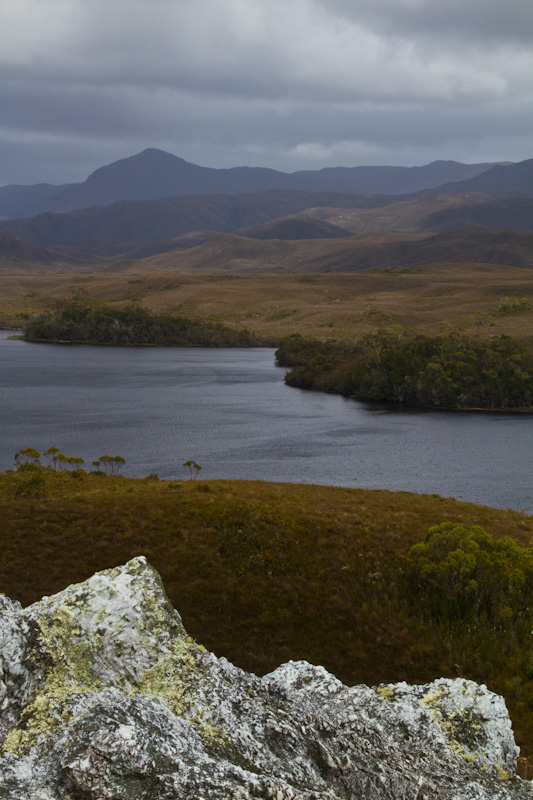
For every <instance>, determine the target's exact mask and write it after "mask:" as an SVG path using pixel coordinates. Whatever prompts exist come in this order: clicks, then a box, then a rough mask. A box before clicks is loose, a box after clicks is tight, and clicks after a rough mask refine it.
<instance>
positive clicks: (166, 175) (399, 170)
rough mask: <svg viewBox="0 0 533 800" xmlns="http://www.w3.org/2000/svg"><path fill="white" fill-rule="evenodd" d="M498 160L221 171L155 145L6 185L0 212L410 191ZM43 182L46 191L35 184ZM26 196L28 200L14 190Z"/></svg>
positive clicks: (6, 214) (470, 173) (473, 171)
mask: <svg viewBox="0 0 533 800" xmlns="http://www.w3.org/2000/svg"><path fill="white" fill-rule="evenodd" d="M492 166H493V164H492V163H480V164H461V163H460V162H456V161H434V162H432V163H430V164H427V165H423V166H415V167H394V166H359V167H325V168H323V169H320V170H300V171H297V172H293V173H285V172H280V171H278V170H274V169H269V168H266V167H242V166H240V167H231V168H223V169H216V168H213V167H202V166H199V165H197V164H192V163H190V162H188V161H185V159H183V158H180V157H179V156H175V155H173V154H171V153H167V152H165V151H164V150H158V149H156V148H147V149H145V150H143V151H142V152H140V153H137V154H135V155H133V156H128V157H127V158H123V159H119V160H118V161H115V162H112V163H111V164H107V165H104V166H102V167H99V168H98V169H96V170H95V171H94V172H92V173H91V174H90V175H89V176H88V178H87V179H86V180H85V181H83V182H81V183H74V184H68V185H66V186H62V187H54V186H52V185H46V186H50V188H49V189H46V190H43V188H42V186H43V185H42V184H40V185H36V186H35V187H32V186H27V187H15V188H16V190H17V191H14V189H13V187H0V216H3V217H4V218H6V217H13V216H24V217H28V216H35V215H36V214H38V213H43V212H47V211H50V212H67V211H73V210H76V209H80V208H88V207H91V206H94V205H109V204H110V203H113V202H117V201H121V200H147V199H157V198H161V197H171V196H176V195H186V194H229V195H239V194H249V193H254V192H260V191H269V190H272V189H278V190H279V189H295V190H299V191H312V192H317V191H330V192H331V191H335V192H341V193H345V194H346V193H347V194H391V195H399V194H409V193H412V192H416V191H422V190H431V189H433V188H435V187H436V186H438V185H441V184H444V183H447V182H450V181H461V180H465V179H470V178H473V177H475V176H476V175H479V174H480V173H483V172H485V171H486V170H488V169H490V168H491V167H492ZM37 187H41V188H37ZM17 192H18V195H24V199H23V200H21V199H20V197H18V199H17V197H15V196H14V195H15V194H17Z"/></svg>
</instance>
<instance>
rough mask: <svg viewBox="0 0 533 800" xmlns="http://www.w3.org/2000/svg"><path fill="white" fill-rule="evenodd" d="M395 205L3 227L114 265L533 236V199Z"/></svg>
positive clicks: (107, 216)
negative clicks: (303, 242) (228, 237)
mask: <svg viewBox="0 0 533 800" xmlns="http://www.w3.org/2000/svg"><path fill="white" fill-rule="evenodd" d="M394 200H395V198H393V197H391V196H389V197H385V196H383V195H382V196H374V197H372V196H360V195H346V194H334V193H326V192H322V193H317V194H312V193H308V192H295V191H289V190H286V191H272V192H258V193H257V194H250V195H239V196H235V197H232V196H230V195H216V196H210V195H209V196H203V195H186V196H185V197H172V198H166V199H160V200H143V201H136V202H135V201H123V202H120V203H113V204H111V205H109V206H93V207H92V208H86V209H81V210H79V211H71V212H69V213H66V214H52V213H47V214H39V215H38V216H36V217H31V218H29V219H18V220H5V221H4V222H2V223H1V224H2V226H3V227H4V229H5V230H7V231H9V232H10V233H13V234H16V235H17V236H21V237H24V238H25V239H28V240H30V241H32V242H35V243H37V244H39V245H41V246H44V247H55V248H59V249H61V250H63V251H65V250H72V249H74V250H76V251H77V252H83V253H93V254H95V255H98V256H101V257H110V258H113V257H120V256H122V257H124V256H127V257H129V258H131V257H144V255H149V254H155V253H158V252H166V251H169V250H172V249H174V248H180V249H184V248H186V247H194V246H196V245H197V244H198V243H199V242H204V241H206V240H207V239H209V238H210V237H211V236H213V235H214V234H215V233H217V232H218V233H234V232H236V233H238V234H239V235H241V236H246V237H248V238H256V239H284V240H295V239H331V238H343V237H346V236H353V235H354V234H360V233H364V232H367V231H374V230H390V231H397V232H410V233H415V232H417V233H423V232H433V233H437V232H442V231H451V230H454V229H459V228H466V227H469V226H479V225H485V226H489V227H497V228H509V229H514V230H531V229H533V199H528V198H524V199H521V198H518V199H515V198H509V199H494V198H492V197H490V196H489V195H484V194H479V193H474V192H471V193H470V192H469V193H465V194H456V195H433V196H430V197H416V198H415V199H414V200H413V199H411V200H402V201H400V202H394ZM193 234H194V235H193ZM147 244H150V249H149V252H147V250H146V247H141V248H140V250H139V254H137V253H135V255H134V254H133V252H132V251H133V250H134V249H137V248H139V246H140V245H147ZM140 254H142V255H140Z"/></svg>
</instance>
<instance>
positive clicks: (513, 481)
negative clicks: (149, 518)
mask: <svg viewBox="0 0 533 800" xmlns="http://www.w3.org/2000/svg"><path fill="white" fill-rule="evenodd" d="M10 335H12V334H10V333H9V332H6V331H0V423H1V427H0V469H6V468H9V467H11V466H12V465H13V454H14V453H15V452H16V451H17V450H20V449H21V448H25V447H35V448H36V449H37V450H40V451H41V452H42V451H44V450H46V449H48V447H50V446H51V445H54V446H55V447H58V448H59V449H60V450H61V452H63V453H64V454H65V455H69V456H81V457H82V458H84V459H85V461H86V465H85V466H88V465H90V464H91V461H94V460H95V459H97V458H98V457H99V456H101V455H104V454H109V455H121V456H123V457H124V458H125V459H126V466H125V468H124V474H126V475H130V476H133V477H144V476H146V475H148V474H150V473H153V472H156V473H158V474H159V476H160V477H161V478H165V479H170V478H182V479H183V478H186V477H187V475H188V472H187V470H186V469H185V468H184V467H182V464H183V462H184V461H186V460H187V459H189V458H192V459H194V461H196V462H198V463H199V464H201V465H202V467H203V469H202V472H201V477H202V478H206V479H209V478H239V479H261V480H267V481H291V482H295V483H321V484H327V485H335V486H349V487H362V488H370V489H390V490H393V491H396V490H406V491H410V492H424V493H429V494H432V493H437V494H440V495H442V496H446V497H455V498H457V499H459V500H467V501H470V502H474V503H481V504H483V505H490V506H495V507H499V508H514V509H518V510H524V511H526V512H528V513H533V485H532V484H533V480H532V477H533V475H532V473H533V470H532V458H531V456H532V452H533V417H531V416H519V415H507V414H492V413H485V414H475V413H454V412H449V413H446V412H438V411H425V410H423V411H418V410H417V411H415V410H405V409H400V410H398V409H396V408H389V407H386V406H379V405H377V406H376V405H368V404H365V403H358V402H356V401H354V400H348V399H345V398H342V397H337V396H334V395H325V394H318V393H315V392H306V391H303V390H300V389H292V388H289V387H287V386H285V384H284V383H283V376H284V374H285V370H284V369H281V368H279V367H276V366H275V365H274V351H273V350H270V349H258V348H257V349H256V348H253V349H240V348H227V349H226V348H220V349H211V348H114V347H91V346H85V345H42V344H41V345H39V344H30V343H27V342H22V341H16V340H12V339H9V336H10ZM89 468H90V467H89Z"/></svg>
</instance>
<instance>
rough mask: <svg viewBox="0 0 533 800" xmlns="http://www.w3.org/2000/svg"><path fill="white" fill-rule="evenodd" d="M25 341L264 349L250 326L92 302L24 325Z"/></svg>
mask: <svg viewBox="0 0 533 800" xmlns="http://www.w3.org/2000/svg"><path fill="white" fill-rule="evenodd" d="M24 338H25V339H27V340H28V341H34V342H50V341H53V342H85V343H87V344H114V345H179V346H187V345H201V346H205V347H249V346H250V347H260V346H265V345H266V344H267V342H266V340H265V339H264V338H263V337H260V336H257V335H255V334H252V333H251V332H250V331H249V330H247V329H246V328H240V329H236V328H230V327H228V326H227V325H223V324H222V323H221V322H209V321H206V320H203V319H187V318H186V317H178V316H173V315H171V314H169V313H159V314H155V313H152V312H151V311H148V310H147V309H145V308H142V307H141V306H137V305H130V306H124V307H120V308H118V307H114V306H109V305H107V304H106V303H102V302H101V301H99V300H95V299H93V298H85V297H78V298H76V299H74V300H70V301H66V302H61V303H59V304H58V306H57V308H56V310H55V311H52V312H46V313H44V314H41V315H40V316H38V317H35V318H34V319H32V320H29V321H28V322H27V323H26V325H25V327H24Z"/></svg>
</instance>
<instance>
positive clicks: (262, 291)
mask: <svg viewBox="0 0 533 800" xmlns="http://www.w3.org/2000/svg"><path fill="white" fill-rule="evenodd" d="M79 292H83V293H87V294H88V295H90V296H94V297H97V298H99V299H101V300H104V301H105V302H108V303H112V304H127V303H140V304H141V305H143V306H145V307H146V308H149V309H150V310H153V311H163V310H165V311H171V312H175V313H177V314H181V315H183V316H197V317H205V318H209V319H216V320H220V321H222V322H225V323H227V324H231V325H244V326H246V327H249V328H250V329H252V330H254V331H257V332H259V333H264V334H267V335H268V336H271V337H273V338H279V339H281V338H282V337H283V336H285V335H287V334H290V333H294V332H296V331H297V332H299V333H302V334H304V335H309V336H313V337H318V338H327V339H334V338H339V339H353V338H355V337H357V336H359V335H361V334H363V333H367V332H368V331H370V330H375V329H376V328H378V327H387V326H390V325H398V326H402V327H406V328H410V329H414V330H420V331H421V332H426V333H429V332H438V331H440V330H443V329H444V330H449V329H450V326H451V329H452V330H454V329H455V330H460V331H462V332H464V333H467V334H469V335H476V336H479V337H481V338H486V337H490V336H498V335H500V334H502V333H506V334H508V335H510V336H513V337H514V338H517V339H518V340H520V341H521V342H522V343H523V344H525V345H526V346H529V347H533V310H527V311H524V312H522V313H520V314H512V315H505V316H503V315H498V314H497V313H496V311H497V309H498V306H499V303H500V300H501V298H502V297H504V296H509V295H510V296H517V297H527V298H528V299H529V300H530V301H532V303H533V270H531V271H530V270H525V269H519V268H514V267H505V268H503V267H499V266H494V265H490V264H431V265H428V266H423V267H416V268H413V269H411V270H404V271H383V272H378V271H374V272H370V273H357V274H354V273H351V274H347V273H344V274H343V273H330V274H306V275H291V274H280V275H251V276H249V275H234V274H232V275H230V274H224V273H214V274H188V273H179V272H164V273H151V274H148V275H143V274H135V273H120V274H102V273H100V274H97V273H92V274H91V273H87V274H84V275H68V274H47V273H38V274H35V273H34V274H32V275H0V325H2V326H4V327H16V326H17V325H20V324H22V322H23V319H24V317H23V315H24V314H30V315H34V314H37V313H40V312H41V311H44V310H46V309H48V308H50V307H51V306H52V305H53V303H54V301H56V300H58V299H65V298H71V297H73V296H75V295H76V294H77V293H79Z"/></svg>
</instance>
